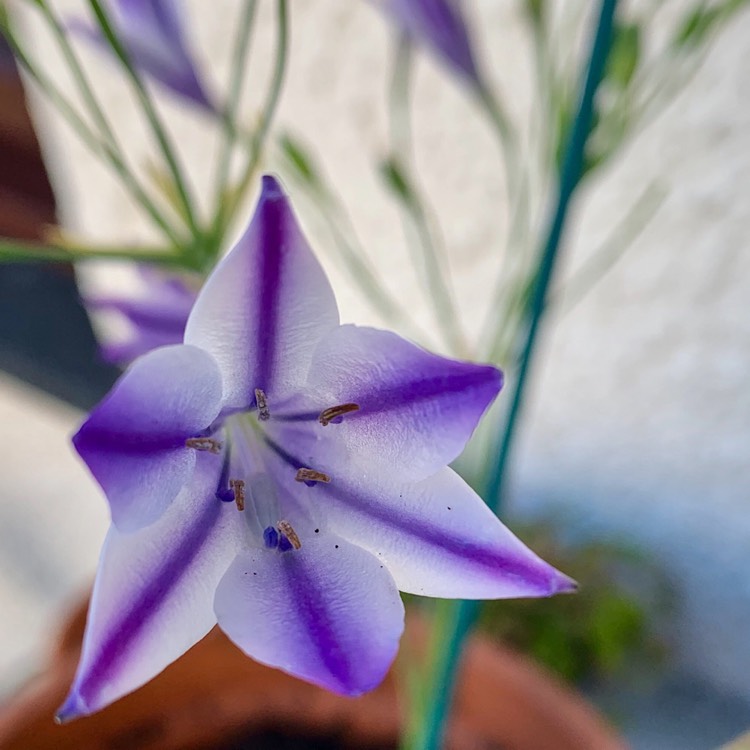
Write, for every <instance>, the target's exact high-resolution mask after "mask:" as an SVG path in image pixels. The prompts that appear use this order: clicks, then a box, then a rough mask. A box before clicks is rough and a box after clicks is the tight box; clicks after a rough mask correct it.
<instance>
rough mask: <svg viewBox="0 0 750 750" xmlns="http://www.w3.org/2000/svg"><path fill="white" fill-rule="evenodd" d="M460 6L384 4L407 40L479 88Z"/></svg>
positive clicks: (454, 0) (451, 0)
mask: <svg viewBox="0 0 750 750" xmlns="http://www.w3.org/2000/svg"><path fill="white" fill-rule="evenodd" d="M460 3H461V0H387V2H386V8H387V9H388V10H389V11H390V12H391V14H392V15H393V17H394V18H395V20H396V21H397V23H398V24H399V25H400V26H401V28H402V29H403V31H405V32H406V33H407V34H409V36H411V37H412V38H414V39H415V40H416V41H417V42H418V43H420V44H424V45H425V46H427V47H428V48H431V49H432V51H433V52H435V53H436V54H438V55H439V56H440V57H442V58H443V60H445V62H446V63H448V65H450V66H451V67H453V68H454V69H455V70H456V71H457V72H458V73H459V74H461V75H463V76H465V77H466V78H468V79H469V80H470V81H472V82H474V83H476V84H477V85H480V86H481V83H480V77H479V71H478V70H477V64H476V60H475V58H474V53H473V52H472V49H471V43H470V41H469V33H468V30H467V28H466V22H465V20H464V18H463V14H462V12H461V8H460Z"/></svg>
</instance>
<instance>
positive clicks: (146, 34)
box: [69, 0, 218, 113]
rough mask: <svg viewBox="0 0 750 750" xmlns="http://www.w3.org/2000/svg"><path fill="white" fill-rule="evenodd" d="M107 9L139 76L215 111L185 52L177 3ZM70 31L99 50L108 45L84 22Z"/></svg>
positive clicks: (143, 0)
mask: <svg viewBox="0 0 750 750" xmlns="http://www.w3.org/2000/svg"><path fill="white" fill-rule="evenodd" d="M108 9H109V11H110V13H111V15H112V22H113V25H114V27H115V31H116V32H117V34H118V35H119V37H120V41H121V42H122V44H123V46H124V47H125V49H126V50H127V52H128V54H129V55H130V58H131V60H132V62H133V65H135V66H136V67H137V68H138V69H139V70H140V71H141V72H142V73H144V74H145V75H146V76H148V77H150V78H152V79H153V80H155V81H158V82H159V83H160V84H162V86H164V87H166V88H167V89H169V90H170V91H172V92H173V93H174V94H177V95H178V96H180V97H182V98H183V99H187V100H188V101H190V102H191V103H192V104H194V105H197V106H198V107H200V108H202V109H205V110H208V111H210V112H212V113H216V112H217V109H218V108H217V107H216V105H215V103H214V102H213V101H212V98H211V96H210V95H209V94H208V93H207V91H206V88H205V86H204V84H203V83H202V82H201V78H200V75H199V73H198V70H197V67H196V65H195V62H194V60H193V56H192V55H191V53H190V50H189V49H188V45H187V42H186V38H185V34H184V31H183V26H182V21H183V19H184V16H185V14H184V12H183V11H181V10H180V8H179V5H178V2H177V0H111V1H110V3H109V4H108ZM69 26H70V28H71V29H72V30H73V31H74V32H76V33H80V34H82V35H84V36H85V37H87V38H88V39H90V40H92V41H94V42H95V43H96V44H97V45H99V46H101V47H106V48H107V49H109V45H108V43H107V41H106V39H104V37H103V36H102V33H101V31H100V30H99V29H98V28H96V27H94V26H92V25H90V24H89V23H87V22H82V21H73V23H71V24H69Z"/></svg>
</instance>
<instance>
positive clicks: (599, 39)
mask: <svg viewBox="0 0 750 750" xmlns="http://www.w3.org/2000/svg"><path fill="white" fill-rule="evenodd" d="M616 7H617V0H602V2H601V6H600V12H599V20H598V24H597V27H596V31H595V34H594V37H593V43H592V46H591V53H590V57H589V60H588V65H587V71H586V77H585V80H584V84H583V90H582V92H581V96H580V103H579V106H578V112H577V115H576V118H575V120H574V122H573V126H572V129H571V132H570V135H569V139H568V144H567V148H566V156H565V161H564V163H563V168H562V171H561V173H560V178H559V184H558V190H557V200H556V204H555V209H554V213H553V215H552V219H551V222H550V226H549V229H548V232H547V237H546V240H545V243H544V246H543V252H542V255H541V257H540V260H539V266H538V269H539V270H538V272H537V275H536V283H535V288H534V293H533V297H532V302H531V306H530V310H529V317H528V327H527V329H526V335H525V340H524V345H523V349H522V353H521V356H520V359H519V364H518V369H517V374H516V377H515V379H514V386H513V392H512V395H511V401H510V407H509V409H508V412H507V415H506V418H505V421H504V423H503V427H502V430H501V432H500V440H499V449H498V451H497V460H496V461H495V462H494V463H493V464H492V465H491V466H490V468H489V472H488V475H487V477H486V478H485V480H484V482H483V484H484V487H485V492H484V493H482V494H483V497H484V498H485V499H486V501H487V502H488V503H489V504H490V506H491V507H492V508H493V509H494V510H495V511H496V512H498V511H499V510H500V509H501V507H502V501H503V497H504V495H503V492H504V482H505V480H506V478H507V466H508V458H509V456H510V451H511V447H512V444H513V438H514V437H515V433H516V427H517V424H518V418H519V415H520V412H521V405H522V402H523V396H524V393H525V389H526V386H527V383H528V376H529V371H530V366H531V363H532V360H533V355H534V351H535V347H536V343H537V338H538V334H539V331H540V324H541V321H542V318H543V315H544V312H545V310H546V306H547V292H548V288H549V284H550V281H551V279H552V277H553V274H554V270H555V267H556V263H557V260H558V257H559V250H560V243H561V240H562V237H563V230H564V228H565V224H566V219H567V216H568V209H569V207H570V202H571V199H572V198H573V195H574V193H575V190H576V188H577V186H578V184H579V182H580V179H581V176H582V174H583V165H584V149H585V146H586V141H587V139H588V136H589V133H590V130H591V122H592V116H593V105H594V95H595V94H596V91H597V89H598V87H599V84H600V82H601V80H602V76H603V74H604V69H605V64H606V61H607V57H608V54H609V50H610V47H611V42H612V27H613V22H614V16H615V10H616ZM477 609H478V605H477V603H476V602H472V601H460V602H453V603H450V604H449V605H447V606H446V608H445V610H444V611H442V612H439V613H438V617H437V620H438V622H437V624H436V627H437V628H440V630H442V632H444V633H445V635H444V636H443V639H441V641H442V642H441V643H440V644H439V646H438V647H437V648H435V649H434V652H433V655H432V661H431V663H430V664H429V666H428V671H427V674H426V679H425V684H426V685H429V686H432V687H431V689H430V691H429V699H428V700H427V702H426V705H427V713H426V715H424V716H421V717H419V725H418V727H417V728H416V730H412V732H411V733H410V734H409V735H407V737H408V738H409V744H407V745H405V747H407V748H409V750H438V748H440V747H441V746H442V739H443V733H444V728H445V719H446V717H447V715H448V712H449V708H450V702H451V697H452V694H453V686H454V683H455V677H456V671H457V668H458V666H459V663H460V657H461V653H462V647H463V643H464V641H465V638H466V636H467V635H468V633H469V631H470V630H471V627H472V626H473V624H474V622H475V620H476V612H477ZM446 623H448V625H447V627H446Z"/></svg>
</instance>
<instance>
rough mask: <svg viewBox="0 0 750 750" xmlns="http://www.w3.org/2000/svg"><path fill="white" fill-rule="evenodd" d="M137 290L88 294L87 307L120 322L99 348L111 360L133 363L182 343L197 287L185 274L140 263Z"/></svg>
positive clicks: (106, 335) (106, 334) (102, 337)
mask: <svg viewBox="0 0 750 750" xmlns="http://www.w3.org/2000/svg"><path fill="white" fill-rule="evenodd" d="M137 270H138V277H139V282H140V283H139V285H138V289H137V291H129V292H121V293H107V294H101V293H99V294H88V295H86V296H85V305H86V308H87V309H88V310H89V311H90V312H92V313H104V314H105V315H107V316H111V317H113V318H114V322H116V323H119V324H120V325H119V326H118V327H119V328H120V331H119V333H118V334H117V335H113V334H111V333H109V332H106V333H103V334H102V335H101V336H100V337H99V338H100V341H101V343H100V345H99V350H100V352H101V355H102V358H103V359H104V360H106V361H107V362H111V363H113V364H118V365H126V364H130V363H131V362H132V361H133V360H134V359H136V358H137V357H140V356H141V355H143V354H146V353H147V352H150V351H151V350H153V349H157V348H158V347H160V346H167V345H169V344H179V343H182V340H183V337H184V335H185V324H186V323H187V319H188V316H189V315H190V310H191V309H192V307H193V303H194V302H195V297H196V289H194V288H193V287H192V286H191V284H190V283H189V282H188V281H187V280H186V279H185V278H183V277H182V276H178V275H176V274H174V273H169V272H167V271H162V270H160V269H156V268H151V267H149V266H143V265H139V266H138V269H137Z"/></svg>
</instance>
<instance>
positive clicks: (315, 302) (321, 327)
mask: <svg viewBox="0 0 750 750" xmlns="http://www.w3.org/2000/svg"><path fill="white" fill-rule="evenodd" d="M337 325H338V310H337V309H336V301H335V299H334V297H333V292H332V291H331V288H330V285H329V284H328V280H327V279H326V277H325V275H324V274H323V270H322V269H321V267H320V265H319V264H318V262H317V260H316V259H315V257H314V256H313V254H312V251H311V250H310V248H309V247H308V245H307V243H306V241H305V239H304V237H303V236H302V233H301V231H300V229H299V226H298V225H297V222H296V220H295V218H294V214H293V213H292V210H291V207H290V205H289V203H288V201H287V199H286V196H285V195H284V193H283V191H282V189H281V187H280V185H279V183H278V182H277V181H276V180H275V179H274V178H273V177H264V178H263V187H262V192H261V196H260V198H259V200H258V205H257V207H256V210H255V214H254V216H253V219H252V221H251V223H250V226H249V227H248V229H247V230H246V232H245V234H244V235H243V236H242V237H241V238H240V240H239V242H238V243H237V245H236V246H235V247H234V248H233V249H232V251H231V252H230V253H229V254H228V255H227V256H226V257H225V258H224V259H223V260H222V261H221V262H220V263H219V265H218V266H217V267H216V269H215V270H214V271H213V273H212V274H211V276H210V277H209V279H208V281H207V282H206V284H205V285H204V287H203V289H202V290H201V292H200V294H199V295H198V299H197V300H196V303H195V306H194V307H193V311H192V313H191V314H190V318H189V319H188V323H187V327H186V330H185V342H186V343H189V344H195V345H196V346H199V347H201V348H202V349H204V350H205V351H208V352H210V353H211V354H212V355H213V356H214V358H215V359H216V361H217V362H218V363H219V366H220V367H221V370H222V374H223V377H224V391H225V396H226V399H227V407H228V408H235V409H242V408H247V407H248V406H251V405H252V404H254V403H255V390H256V389H258V388H260V389H262V390H263V391H265V394H266V396H267V397H268V406H269V408H270V411H271V414H273V413H274V409H275V407H276V405H278V404H281V403H283V402H284V401H285V399H287V398H289V397H290V396H291V395H293V394H294V393H296V392H297V391H298V390H299V387H300V385H301V384H302V383H304V381H305V378H306V377H307V371H308V369H309V366H310V361H311V359H312V353H313V351H314V350H315V347H316V346H317V344H318V343H319V342H320V340H321V339H322V338H324V337H325V336H326V335H328V334H329V333H330V332H331V331H332V330H334V329H335V328H336V326H337Z"/></svg>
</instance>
